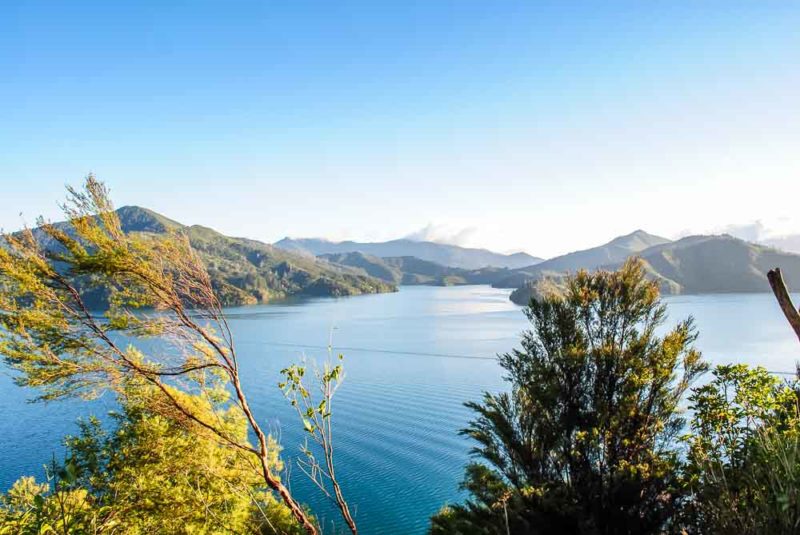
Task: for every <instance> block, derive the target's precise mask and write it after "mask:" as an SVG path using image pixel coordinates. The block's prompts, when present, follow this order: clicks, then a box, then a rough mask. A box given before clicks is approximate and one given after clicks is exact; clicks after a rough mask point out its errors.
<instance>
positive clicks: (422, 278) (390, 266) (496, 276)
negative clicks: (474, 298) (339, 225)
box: [318, 251, 512, 286]
mask: <svg viewBox="0 0 800 535" xmlns="http://www.w3.org/2000/svg"><path fill="white" fill-rule="evenodd" d="M318 258H321V259H323V260H326V261H328V262H331V263H333V264H337V265H342V266H348V267H351V268H354V269H359V270H362V271H363V272H364V274H365V275H370V276H373V277H377V278H379V279H381V280H383V281H386V282H389V283H391V284H398V285H420V284H424V285H433V286H455V285H461V284H492V283H493V282H496V281H498V280H500V279H502V278H504V277H506V276H508V275H510V274H511V273H512V272H511V270H509V269H507V268H494V267H485V268H481V269H471V270H470V269H462V268H454V267H449V266H443V265H441V264H437V263H435V262H429V261H428V260H421V259H419V258H416V257H414V256H388V257H384V258H380V257H377V256H372V255H367V254H364V253H361V252H358V251H354V252H350V253H338V254H324V255H320V256H319V257H318Z"/></svg>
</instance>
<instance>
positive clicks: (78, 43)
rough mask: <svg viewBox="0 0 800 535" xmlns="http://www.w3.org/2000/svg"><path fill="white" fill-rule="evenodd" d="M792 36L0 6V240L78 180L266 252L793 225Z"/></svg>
mask: <svg viewBox="0 0 800 535" xmlns="http://www.w3.org/2000/svg"><path fill="white" fill-rule="evenodd" d="M798 27H800V4H798V3H794V2H735V1H726V2H694V1H692V2H667V1H663V2H661V1H656V2H622V3H619V2H596V3H595V2H589V1H581V2H572V3H570V2H553V3H550V2H532V1H528V2H485V1H483V2H469V1H460V2H433V1H428V2H408V1H404V2H366V1H355V2H348V1H340V2H302V1H299V2H267V1H261V2H245V1H242V2H221V1H219V2H202V1H192V2H188V1H187V2H165V1H158V2H156V1H153V2H144V1H140V2H107V1H104V2H85V1H72V2H63V1H48V2H45V1H42V2H37V1H29V2H23V1H9V2H3V3H2V5H0V72H2V73H3V76H2V79H0V145H2V150H0V180H1V181H2V194H0V195H2V196H0V226H1V227H3V228H5V229H13V228H17V227H18V226H19V225H20V221H21V219H20V215H19V214H20V213H22V214H23V216H24V218H25V219H27V220H28V221H30V220H32V219H33V218H34V217H35V216H36V215H39V214H44V215H45V216H47V217H51V218H57V216H58V211H57V207H56V203H57V201H58V200H60V199H61V198H62V197H63V187H64V185H65V184H67V183H69V184H76V183H79V182H80V180H81V178H82V177H83V176H84V175H85V174H86V173H88V172H90V171H91V172H95V173H96V174H97V175H98V176H99V177H100V178H101V179H103V180H105V181H106V182H107V183H108V184H109V186H110V187H111V189H112V192H113V194H114V199H115V202H116V203H117V204H118V205H123V204H140V205H144V206H147V207H150V208H153V209H155V210H157V211H160V212H162V213H164V214H166V215H168V216H170V217H173V218H174V219H177V220H179V221H182V222H185V223H202V224H205V225H208V226H211V227H214V228H216V229H218V230H220V231H223V232H225V233H228V234H234V235H241V236H247V237H251V238H256V239H261V240H265V241H274V240H276V239H279V238H281V237H283V236H285V235H291V236H296V237H300V236H325V237H329V238H333V239H343V238H351V239H364V240H378V239H387V238H393V237H400V236H405V235H410V234H415V235H417V236H427V237H432V238H435V239H440V240H455V241H458V242H459V243H462V244H465V245H473V246H486V247H490V248H493V249H497V250H502V251H508V250H522V249H524V250H527V251H528V252H530V253H532V254H537V255H542V256H550V255H554V254H558V253H562V252H566V251H569V250H574V249H578V248H582V247H586V246H591V245H595V244H597V243H599V242H602V241H606V240H608V239H610V238H611V237H613V236H615V235H618V234H622V233H627V232H629V231H631V230H634V229H635V228H645V229H647V230H649V231H651V232H655V233H661V234H664V235H667V236H670V237H673V236H677V235H681V234H685V233H688V232H712V231H720V230H724V229H725V228H726V227H727V226H728V225H733V224H736V225H747V224H750V223H752V222H755V221H760V222H761V224H762V225H763V226H764V228H766V229H767V230H766V232H769V233H772V234H782V233H792V232H800V218H798V216H797V215H796V214H797V205H798V199H800V184H798V182H799V181H798V171H800V163H798V158H797V153H798V149H797V147H798V146H800V145H799V143H800V92H799V91H798V90H797V88H798V87H800V68H798V66H799V65H800V32H798V31H797V28H798ZM775 191H780V192H781V193H780V194H779V195H777V196H776V195H774V193H775Z"/></svg>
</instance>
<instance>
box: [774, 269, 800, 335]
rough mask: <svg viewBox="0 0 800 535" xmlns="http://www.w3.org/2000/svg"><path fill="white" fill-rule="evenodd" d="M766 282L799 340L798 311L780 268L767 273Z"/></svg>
mask: <svg viewBox="0 0 800 535" xmlns="http://www.w3.org/2000/svg"><path fill="white" fill-rule="evenodd" d="M767 280H769V285H770V286H771V287H772V293H773V294H775V299H777V300H778V304H779V305H780V307H781V310H783V315H784V316H786V319H787V320H788V321H789V325H791V326H792V329H793V330H794V332H795V334H796V335H797V338H798V339H800V311H798V310H797V309H796V308H795V306H794V303H792V296H791V295H789V290H788V289H787V288H786V284H785V283H784V282H783V275H782V274H781V269H780V268H775V269H771V270H770V271H769V272H768V273H767Z"/></svg>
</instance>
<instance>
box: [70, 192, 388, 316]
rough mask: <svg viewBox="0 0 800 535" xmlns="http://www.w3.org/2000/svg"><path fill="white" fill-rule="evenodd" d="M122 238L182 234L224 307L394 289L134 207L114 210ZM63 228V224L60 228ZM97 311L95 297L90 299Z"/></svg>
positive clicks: (352, 271)
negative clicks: (298, 296) (142, 234)
mask: <svg viewBox="0 0 800 535" xmlns="http://www.w3.org/2000/svg"><path fill="white" fill-rule="evenodd" d="M117 214H118V216H119V219H120V223H121V226H122V230H123V231H125V232H126V233H130V232H136V233H147V234H163V233H165V232H167V231H171V230H178V231H181V232H185V233H186V235H187V236H188V237H189V241H190V243H191V244H192V247H193V248H194V249H195V250H196V251H197V252H198V254H199V255H200V257H201V258H202V260H203V262H204V263H205V266H206V269H207V270H208V273H209V275H210V277H211V282H212V284H213V286H214V289H215V290H216V292H217V295H218V296H219V297H220V299H221V300H222V302H223V304H225V305H227V306H236V305H249V304H256V303H264V302H267V301H271V300H273V299H280V298H285V297H289V296H295V295H300V296H334V297H338V296H347V295H358V294H365V293H379V292H391V291H396V289H397V288H396V287H395V285H394V284H392V283H390V282H386V281H384V280H381V279H378V278H375V277H371V276H368V275H366V274H364V273H363V272H361V271H359V270H355V269H351V268H347V267H344V266H337V265H333V264H330V263H328V262H323V261H321V260H317V259H315V258H309V257H306V256H303V255H299V254H294V253H291V252H288V251H284V250H281V249H278V248H276V247H273V246H271V245H268V244H266V243H262V242H259V241H256V240H249V239H245V238H232V237H229V236H225V235H223V234H220V233H219V232H217V231H215V230H213V229H210V228H207V227H203V226H200V225H193V226H184V225H182V224H180V223H178V222H176V221H173V220H171V219H169V218H167V217H164V216H163V215H161V214H158V213H156V212H153V211H152V210H148V209H146V208H141V207H138V206H124V207H122V208H119V209H118V210H117ZM59 225H65V226H67V224H66V223H59ZM90 300H91V301H92V303H91V304H92V305H93V306H102V304H103V299H102V296H100V295H93V296H90Z"/></svg>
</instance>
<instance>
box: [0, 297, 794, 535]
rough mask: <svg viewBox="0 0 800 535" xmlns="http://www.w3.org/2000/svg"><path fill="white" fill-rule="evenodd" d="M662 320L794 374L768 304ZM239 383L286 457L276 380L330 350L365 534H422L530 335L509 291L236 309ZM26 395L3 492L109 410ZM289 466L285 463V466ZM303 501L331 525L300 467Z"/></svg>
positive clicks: (11, 416)
mask: <svg viewBox="0 0 800 535" xmlns="http://www.w3.org/2000/svg"><path fill="white" fill-rule="evenodd" d="M667 302H668V304H669V312H670V320H671V321H674V320H677V319H680V318H684V317H686V316H688V315H692V316H694V317H695V319H696V322H697V327H698V329H699V331H700V338H699V339H698V342H697V346H698V347H699V348H700V349H701V350H702V351H703V352H704V354H705V356H706V358H707V359H708V360H709V361H711V362H712V363H725V362H747V363H751V364H761V365H764V366H766V367H767V368H768V369H770V370H774V371H785V372H791V371H792V370H793V369H794V363H795V361H796V360H798V359H800V343H798V341H797V340H796V339H795V338H794V335H793V334H792V333H791V331H790V330H789V327H788V326H787V325H786V323H785V320H784V319H783V316H782V315H781V312H780V310H779V309H778V307H777V305H776V304H775V303H774V301H773V299H772V296H771V295H768V294H754V295H753V294H750V295H738V294H737V295H713V296H681V297H672V298H668V299H667ZM228 314H229V316H230V319H231V324H232V326H233V328H234V332H235V336H236V339H237V345H238V347H239V352H240V359H241V368H242V374H243V382H244V386H245V388H246V390H247V391H248V392H249V396H250V399H251V404H252V405H253V406H254V409H255V410H256V411H257V414H258V416H259V417H260V419H261V421H263V422H264V423H265V424H266V426H267V427H268V428H269V429H270V430H271V431H272V432H273V434H275V435H278V436H280V439H281V442H282V443H283V445H284V448H285V449H284V456H285V457H286V458H287V459H288V458H289V457H291V456H292V455H295V454H297V452H298V445H299V442H300V440H302V433H300V432H299V430H298V425H297V422H296V420H295V418H294V416H293V414H292V413H291V412H290V411H289V410H288V406H287V402H286V401H285V400H284V399H283V397H282V395H281V394H280V392H279V391H278V389H277V387H276V384H277V382H278V380H279V376H278V372H279V370H280V369H281V368H283V367H284V366H285V365H287V364H288V363H291V362H296V361H298V360H299V359H300V358H301V357H303V356H305V357H307V358H308V359H309V360H313V359H317V360H319V359H323V358H325V356H326V350H325V347H326V346H327V344H328V340H329V338H331V337H332V340H333V344H334V346H335V348H336V350H337V352H340V353H343V354H344V355H345V367H346V374H347V377H346V380H345V384H344V385H343V386H342V388H341V390H340V391H339V392H338V393H337V397H336V398H335V400H334V403H335V406H334V418H335V429H334V432H335V434H336V435H335V440H336V447H337V449H336V455H337V456H338V461H339V473H340V476H341V479H342V481H343V482H344V491H345V495H346V496H347V498H348V499H349V501H350V503H351V505H352V506H354V508H355V510H356V518H357V521H358V522H359V524H360V528H361V531H362V532H363V533H365V534H377V533H380V534H392V533H396V534H414V533H424V532H425V529H426V527H427V522H428V517H429V516H430V515H431V514H433V513H435V512H436V511H437V510H439V509H440V508H441V507H442V506H443V505H444V504H445V503H447V502H453V501H456V500H459V499H460V498H462V495H461V493H460V492H459V490H458V483H459V481H460V480H461V477H462V473H463V466H464V464H465V463H466V462H467V460H468V452H469V448H470V444H469V442H468V441H467V440H466V439H464V438H462V437H460V436H458V434H457V431H458V430H459V429H461V428H462V427H463V426H464V424H465V423H466V422H467V421H468V419H469V418H470V414H469V412H468V411H467V410H466V409H465V408H464V407H463V406H462V403H463V402H464V401H467V400H475V399H478V398H479V396H480V395H481V392H482V391H484V390H490V391H496V390H499V389H501V388H502V387H503V385H502V378H501V373H500V370H499V369H498V367H497V365H496V364H495V362H494V360H493V357H494V355H496V354H497V353H499V352H505V351H508V350H510V349H512V348H513V347H515V346H516V344H517V340H518V338H519V334H520V333H521V332H522V330H524V329H525V328H526V327H527V324H526V320H525V318H524V316H523V315H522V311H521V308H519V307H517V306H515V305H513V304H512V303H511V302H510V301H508V292H507V291H505V290H496V289H493V288H490V287H487V286H462V287H451V288H436V287H421V286H417V287H404V288H402V289H401V291H400V292H399V293H396V294H382V295H369V296H361V297H352V298H344V299H317V300H307V301H301V302H296V303H291V304H275V305H264V306H254V307H246V308H236V309H230V310H229V311H228ZM32 395H33V393H32V392H30V391H24V390H23V389H20V388H18V387H16V386H14V385H13V383H12V382H11V379H10V377H9V376H8V374H7V373H5V372H4V373H3V374H1V375H0V489H3V490H4V489H6V488H8V487H9V486H10V485H11V483H13V481H14V480H16V479H17V478H18V477H19V476H21V475H36V476H37V477H41V476H42V474H43V471H42V465H43V464H45V463H47V462H48V461H49V460H50V459H52V458H53V456H55V457H56V458H61V456H62V455H63V450H62V448H61V441H62V437H63V436H64V435H65V434H69V433H72V432H75V429H76V426H75V423H74V422H75V419H76V418H77V417H78V416H81V415H87V414H89V413H95V414H104V413H105V412H107V411H108V410H110V409H111V408H113V400H111V399H110V398H108V399H104V398H101V399H100V400H98V401H94V402H91V403H88V402H74V401H73V402H54V403H50V404H48V405H42V404H28V403H26V402H25V400H26V399H28V398H30V397H32ZM287 464H291V463H287ZM289 479H290V481H291V484H292V486H293V489H294V490H295V492H296V493H297V494H298V495H299V497H300V498H301V499H302V500H303V501H305V502H307V503H309V504H310V505H311V506H312V507H313V508H314V509H315V511H316V512H317V513H318V514H319V516H321V517H322V518H323V519H324V520H325V521H326V526H327V528H328V529H327V530H326V532H330V533H333V532H334V530H333V529H332V528H331V527H330V526H331V523H330V522H331V521H332V520H333V519H335V518H336V516H335V514H334V512H333V509H332V507H331V505H330V504H329V503H327V502H326V501H325V500H324V499H323V498H321V497H320V496H319V495H318V493H316V492H315V490H314V489H313V488H312V486H311V485H310V484H309V483H308V481H307V480H306V479H305V476H304V475H303V474H302V473H301V472H300V471H299V470H298V469H297V468H296V467H294V468H292V470H291V473H290V474H289Z"/></svg>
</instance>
